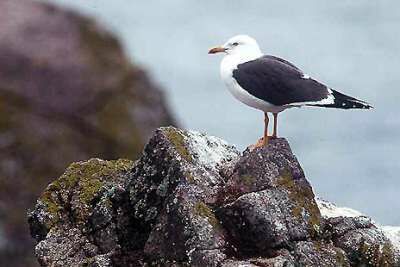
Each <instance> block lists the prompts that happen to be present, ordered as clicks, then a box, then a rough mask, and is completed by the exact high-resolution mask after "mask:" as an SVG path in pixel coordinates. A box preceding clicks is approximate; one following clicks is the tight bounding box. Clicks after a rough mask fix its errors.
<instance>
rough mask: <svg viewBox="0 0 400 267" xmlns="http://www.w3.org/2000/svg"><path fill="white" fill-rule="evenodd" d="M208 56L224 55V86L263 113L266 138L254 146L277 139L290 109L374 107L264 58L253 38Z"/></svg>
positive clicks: (284, 63)
mask: <svg viewBox="0 0 400 267" xmlns="http://www.w3.org/2000/svg"><path fill="white" fill-rule="evenodd" d="M208 53H209V54H215V53H225V56H224V58H223V59H222V62H221V67H220V72H221V77H222V80H223V81H224V83H225V85H226V86H227V87H228V89H229V91H230V92H231V93H232V94H233V96H234V97H235V98H237V99H238V100H239V101H241V102H243V103H244V104H246V105H248V106H251V107H253V108H256V109H259V110H261V111H263V112H264V118H265V119H264V121H265V125H264V127H265V128H264V137H263V138H261V139H260V140H259V141H258V142H257V144H256V145H255V147H260V146H265V145H266V144H268V140H269V138H271V137H272V138H276V137H277V123H278V114H279V112H282V111H284V110H285V109H287V108H291V107H302V106H314V107H325V108H339V109H369V108H372V106H370V105H369V104H368V103H366V102H364V101H361V100H358V99H356V98H353V97H351V96H347V95H344V94H342V93H339V92H338V91H335V90H333V89H331V88H329V87H327V86H326V85H324V84H322V83H320V82H318V81H317V80H314V79H313V78H311V77H310V76H308V75H307V74H305V73H303V72H302V71H301V70H300V69H299V68H297V67H296V66H295V65H293V64H292V63H290V62H288V61H286V60H284V59H281V58H279V57H275V56H270V55H264V54H263V53H262V52H261V50H260V47H259V46H258V44H257V42H256V40H254V39H253V38H251V37H250V36H247V35H237V36H234V37H232V38H231V39H229V40H228V41H227V42H226V43H225V44H224V45H223V46H220V47H215V48H212V49H211V50H210V51H209V52H208ZM268 112H271V113H272V114H273V116H274V130H273V134H272V136H268V122H269V118H268Z"/></svg>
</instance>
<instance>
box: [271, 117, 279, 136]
mask: <svg viewBox="0 0 400 267" xmlns="http://www.w3.org/2000/svg"><path fill="white" fill-rule="evenodd" d="M272 137H273V138H278V113H274V132H273V133H272Z"/></svg>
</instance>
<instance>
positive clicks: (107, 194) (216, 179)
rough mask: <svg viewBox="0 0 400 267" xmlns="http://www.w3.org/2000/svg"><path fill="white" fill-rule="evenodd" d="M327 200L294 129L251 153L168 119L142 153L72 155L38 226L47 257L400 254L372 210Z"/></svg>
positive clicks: (155, 259)
mask: <svg viewBox="0 0 400 267" xmlns="http://www.w3.org/2000/svg"><path fill="white" fill-rule="evenodd" d="M327 208H330V209H332V208H333V205H332V204H328V203H324V205H321V201H320V200H319V199H317V200H315V196H314V193H313V190H312V188H311V186H310V184H309V183H308V181H307V180H306V178H305V175H304V172H303V170H302V169H301V166H300V164H299V163H298V161H297V159H296V157H295V156H294V155H293V153H292V151H291V150H290V146H289V144H288V143H287V141H286V140H284V139H274V140H272V141H271V142H270V143H269V144H268V146H267V147H264V148H258V149H255V150H253V151H249V150H246V151H245V152H244V153H243V154H242V155H240V154H239V152H238V151H237V150H236V149H235V148H234V147H232V146H230V145H228V144H227V143H226V142H224V141H223V140H221V139H218V138H216V137H210V136H206V135H205V134H201V133H198V132H194V131H185V130H181V129H176V128H173V127H166V128H160V129H158V130H157V131H156V132H155V133H154V135H153V137H152V138H151V139H150V141H149V143H148V144H147V145H146V147H145V149H144V151H143V154H142V156H141V158H140V159H139V160H138V161H137V162H135V163H133V162H131V161H127V160H122V161H121V160H120V161H111V162H110V161H102V160H99V159H92V160H89V161H87V162H80V163H74V164H72V165H71V166H70V168H68V169H67V170H66V172H65V173H64V174H63V175H62V176H61V177H60V178H59V179H57V180H56V181H54V182H53V183H52V184H50V185H49V186H48V187H47V189H46V190H45V191H44V193H43V194H42V196H41V197H40V198H39V200H38V202H37V205H36V208H35V210H33V211H32V212H31V214H30V226H31V230H32V235H33V236H34V237H35V238H36V240H37V242H38V244H37V245H36V256H37V257H38V260H39V262H40V263H41V265H43V266H62V265H83V266H225V267H233V266H346V267H347V266H364V265H365V266H398V265H399V263H400V261H399V257H398V255H399V254H398V252H399V250H398V248H397V247H396V246H394V245H393V243H392V242H391V240H390V239H389V238H387V237H386V235H385V234H384V232H383V231H381V230H380V228H378V227H377V226H376V225H375V224H374V223H373V222H372V221H371V220H370V219H369V218H367V217H365V216H364V217H363V216H353V217H345V216H339V213H338V212H334V211H333V210H331V211H330V212H326V209H327ZM321 211H322V215H321ZM327 214H330V215H333V216H327ZM354 214H355V213H354ZM66 254H69V255H68V256H66Z"/></svg>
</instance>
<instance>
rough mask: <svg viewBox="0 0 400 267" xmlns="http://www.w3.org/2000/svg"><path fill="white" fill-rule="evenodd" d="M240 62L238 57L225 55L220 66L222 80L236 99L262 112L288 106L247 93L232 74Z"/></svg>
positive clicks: (282, 108) (274, 110) (275, 111)
mask: <svg viewBox="0 0 400 267" xmlns="http://www.w3.org/2000/svg"><path fill="white" fill-rule="evenodd" d="M241 63H243V62H240V60H239V59H237V58H235V57H233V56H225V57H224V58H223V60H222V62H221V66H220V72H221V78H222V81H223V82H224V83H225V85H226V86H227V87H228V89H229V92H231V94H232V95H233V96H234V97H235V98H236V99H237V100H239V101H240V102H242V103H244V104H246V105H248V106H250V107H253V108H256V109H259V110H262V111H264V112H273V113H278V112H281V111H282V110H284V109H286V108H289V106H275V105H273V104H271V103H268V102H267V101H264V100H261V99H259V98H257V97H255V96H253V95H251V94H249V93H248V92H247V91H246V90H244V89H243V88H242V87H241V86H240V85H239V84H238V83H237V81H236V80H235V79H234V78H233V76H232V73H233V70H235V69H236V67H237V65H238V64H241Z"/></svg>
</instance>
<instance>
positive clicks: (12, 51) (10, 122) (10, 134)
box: [0, 0, 174, 266]
mask: <svg viewBox="0 0 400 267" xmlns="http://www.w3.org/2000/svg"><path fill="white" fill-rule="evenodd" d="M0 25H1V31H0V62H1V64H0V151H1V153H0V262H3V263H4V262H9V260H13V259H14V260H15V261H21V260H24V262H20V263H19V265H20V266H27V265H29V262H27V259H29V256H27V255H26V254H25V253H26V252H27V251H31V246H32V245H33V244H32V243H31V242H30V240H31V239H30V237H29V231H28V229H27V228H26V223H25V214H26V210H27V208H28V207H29V206H30V205H31V203H33V201H34V199H36V198H37V196H38V195H39V193H40V191H42V189H43V188H44V187H45V185H47V184H48V183H49V182H50V181H51V180H53V179H54V178H55V177H58V176H59V175H60V174H61V173H62V171H63V170H64V169H65V168H66V166H68V165H69V164H70V163H71V162H74V161H79V160H84V159H88V158H91V157H101V158H104V159H115V158H123V157H129V158H133V157H134V158H135V157H136V156H139V154H140V152H141V151H142V149H143V147H144V144H145V143H147V141H148V139H149V138H150V136H151V133H152V132H153V131H154V129H156V128H157V127H159V126H162V125H170V124H174V121H173V119H172V117H171V115H170V112H169V111H168V109H167V107H166V104H165V101H164V97H163V94H162V93H161V92H160V90H159V89H158V88H157V86H155V85H154V84H153V83H152V82H151V80H150V79H149V78H148V76H147V74H146V73H145V72H144V71H143V70H142V69H140V68H139V67H137V66H135V65H132V64H131V63H130V62H129V60H128V59H127V56H126V55H125V54H124V52H123V50H122V49H121V46H120V44H119V42H118V41H117V40H116V39H115V37H114V36H112V35H111V34H110V33H108V32H107V31H105V30H104V29H103V28H102V27H99V26H98V25H96V24H95V23H94V22H93V21H91V20H89V19H87V18H84V17H82V16H80V15H77V14H74V13H72V12H69V11H64V10H60V9H59V8H56V7H54V6H52V5H49V4H44V3H40V2H38V1H28V0H18V1H14V0H2V1H0ZM2 244H4V245H2ZM32 256H33V255H32ZM9 265H10V266H17V263H15V262H14V263H13V262H10V263H9Z"/></svg>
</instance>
